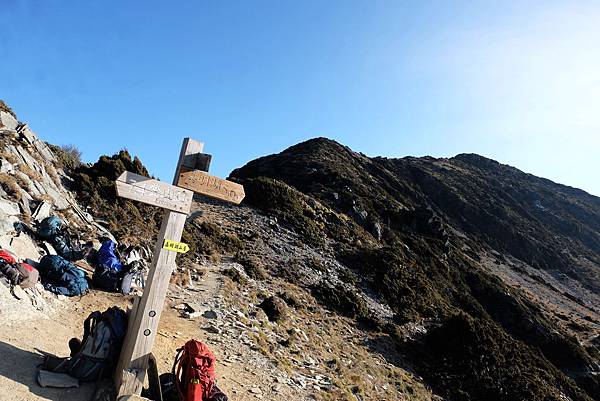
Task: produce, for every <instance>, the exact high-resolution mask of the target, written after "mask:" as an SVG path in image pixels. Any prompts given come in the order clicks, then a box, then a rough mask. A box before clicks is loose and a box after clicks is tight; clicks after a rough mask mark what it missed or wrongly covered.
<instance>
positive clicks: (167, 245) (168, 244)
mask: <svg viewBox="0 0 600 401" xmlns="http://www.w3.org/2000/svg"><path fill="white" fill-rule="evenodd" d="M163 249H166V250H167V251H173V252H177V253H187V251H189V250H190V246H189V245H188V244H184V243H183V242H177V241H171V240H169V239H166V240H165V242H163Z"/></svg>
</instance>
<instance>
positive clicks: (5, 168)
mask: <svg viewBox="0 0 600 401" xmlns="http://www.w3.org/2000/svg"><path fill="white" fill-rule="evenodd" d="M13 171H15V168H14V166H13V165H12V164H10V163H9V162H8V161H6V160H4V159H0V173H11V172H13Z"/></svg>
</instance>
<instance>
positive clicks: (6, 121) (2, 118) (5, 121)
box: [0, 111, 19, 131]
mask: <svg viewBox="0 0 600 401" xmlns="http://www.w3.org/2000/svg"><path fill="white" fill-rule="evenodd" d="M0 122H1V123H2V125H3V128H6V129H9V130H12V131H16V129H17V125H18V124H19V122H18V121H17V120H16V119H15V118H14V117H13V116H12V115H11V114H9V113H7V112H5V111H0Z"/></svg>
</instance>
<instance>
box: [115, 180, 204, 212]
mask: <svg viewBox="0 0 600 401" xmlns="http://www.w3.org/2000/svg"><path fill="white" fill-rule="evenodd" d="M116 185H117V195H118V196H121V197H123V198H127V199H132V200H136V201H139V202H143V203H148V204H150V205H154V206H158V207H161V208H164V209H168V210H172V211H174V212H179V213H185V214H187V213H188V212H189V211H190V208H191V206H192V197H193V195H194V194H193V193H192V192H191V191H188V190H186V189H183V188H179V187H176V186H174V185H170V184H166V183H164V182H160V181H158V180H154V179H152V178H148V177H144V176H141V175H138V174H134V173H131V172H129V171H126V172H124V173H123V174H121V175H120V176H119V178H117V181H116Z"/></svg>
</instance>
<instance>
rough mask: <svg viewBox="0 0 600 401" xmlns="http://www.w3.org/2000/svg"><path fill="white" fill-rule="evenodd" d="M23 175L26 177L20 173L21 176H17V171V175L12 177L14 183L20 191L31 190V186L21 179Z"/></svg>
mask: <svg viewBox="0 0 600 401" xmlns="http://www.w3.org/2000/svg"><path fill="white" fill-rule="evenodd" d="M23 175H24V176H27V175H26V174H25V173H23V172H21V174H19V172H18V171H17V173H16V174H15V175H14V176H13V177H14V180H15V182H16V183H17V185H18V186H20V187H21V188H22V189H24V190H26V191H28V190H31V186H30V185H29V182H28V181H27V180H26V179H25V178H23Z"/></svg>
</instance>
